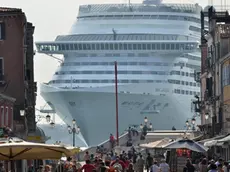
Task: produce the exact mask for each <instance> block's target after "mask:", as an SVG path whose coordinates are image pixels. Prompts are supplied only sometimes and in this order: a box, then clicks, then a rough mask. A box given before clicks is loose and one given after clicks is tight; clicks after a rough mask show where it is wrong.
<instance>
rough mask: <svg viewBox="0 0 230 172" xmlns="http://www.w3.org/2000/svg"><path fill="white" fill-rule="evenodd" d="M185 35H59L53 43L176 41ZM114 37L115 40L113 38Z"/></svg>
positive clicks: (185, 38)
mask: <svg viewBox="0 0 230 172" xmlns="http://www.w3.org/2000/svg"><path fill="white" fill-rule="evenodd" d="M182 36H184V40H187V37H186V36H185V35H176V34H171V35H167V34H165V35H163V34H117V35H116V36H114V34H79V35H59V36H57V38H56V40H55V41H100V40H102V41H112V40H168V39H169V38H168V37H170V38H171V40H178V39H179V38H180V39H181V37H182ZM115 37H116V38H115Z"/></svg>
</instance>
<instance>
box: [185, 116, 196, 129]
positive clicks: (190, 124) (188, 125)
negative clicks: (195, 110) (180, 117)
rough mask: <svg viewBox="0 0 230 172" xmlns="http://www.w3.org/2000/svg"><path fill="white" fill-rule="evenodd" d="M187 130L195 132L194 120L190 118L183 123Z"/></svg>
mask: <svg viewBox="0 0 230 172" xmlns="http://www.w3.org/2000/svg"><path fill="white" fill-rule="evenodd" d="M185 124H186V128H187V130H192V131H195V130H196V128H195V124H196V119H195V118H192V119H191V120H186V122H185Z"/></svg>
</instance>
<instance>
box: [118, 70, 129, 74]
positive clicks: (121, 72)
mask: <svg viewBox="0 0 230 172" xmlns="http://www.w3.org/2000/svg"><path fill="white" fill-rule="evenodd" d="M118 74H127V71H118Z"/></svg>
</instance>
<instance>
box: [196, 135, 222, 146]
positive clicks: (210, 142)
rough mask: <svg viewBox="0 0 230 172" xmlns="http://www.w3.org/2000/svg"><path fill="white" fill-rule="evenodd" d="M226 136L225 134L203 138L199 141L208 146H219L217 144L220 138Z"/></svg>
mask: <svg viewBox="0 0 230 172" xmlns="http://www.w3.org/2000/svg"><path fill="white" fill-rule="evenodd" d="M224 137H225V135H224V136H223V135H222V136H216V137H213V138H210V139H205V140H201V141H199V142H198V143H201V144H204V146H206V147H212V146H219V145H217V143H218V141H219V139H223V138H224Z"/></svg>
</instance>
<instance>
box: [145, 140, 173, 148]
mask: <svg viewBox="0 0 230 172" xmlns="http://www.w3.org/2000/svg"><path fill="white" fill-rule="evenodd" d="M170 141H171V140H170V139H162V140H157V141H155V142H150V143H145V144H141V145H140V147H142V148H150V149H154V148H163V147H164V146H165V145H167V144H168V143H169V142H170Z"/></svg>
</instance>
